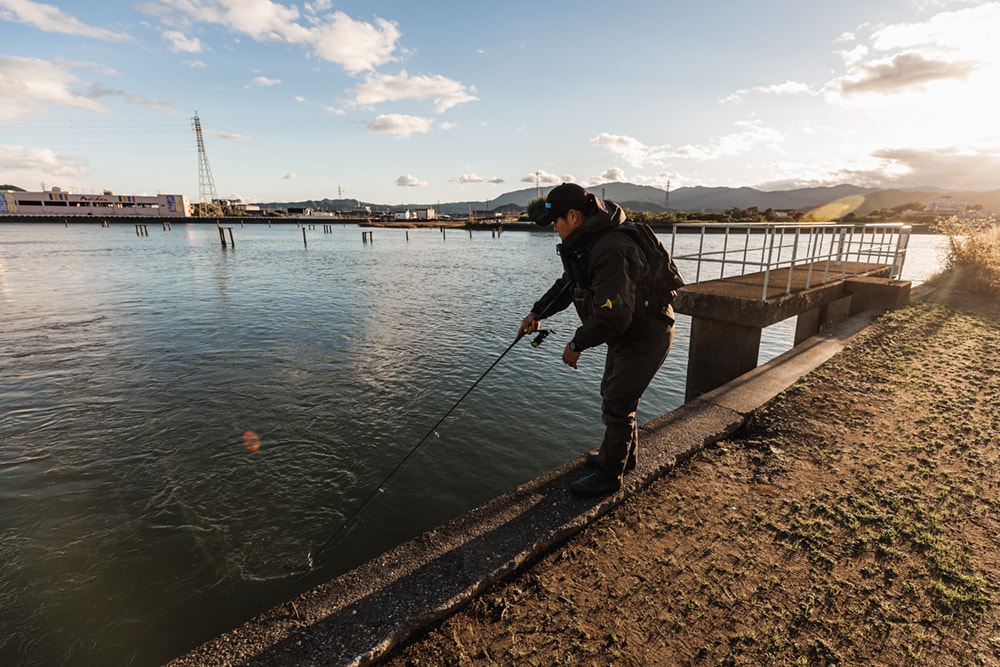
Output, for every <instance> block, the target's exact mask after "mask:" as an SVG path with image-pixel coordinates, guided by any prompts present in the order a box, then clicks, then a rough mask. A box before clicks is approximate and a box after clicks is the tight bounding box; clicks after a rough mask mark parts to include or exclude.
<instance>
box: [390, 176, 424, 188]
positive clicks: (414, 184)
mask: <svg viewBox="0 0 1000 667" xmlns="http://www.w3.org/2000/svg"><path fill="white" fill-rule="evenodd" d="M396 185H399V186H401V187H406V188H423V187H427V186H428V185H429V183H428V182H427V181H422V180H420V179H419V178H417V177H416V176H411V175H410V174H403V175H402V176H400V177H399V178H397V179H396Z"/></svg>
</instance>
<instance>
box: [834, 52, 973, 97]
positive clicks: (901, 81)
mask: <svg viewBox="0 0 1000 667" xmlns="http://www.w3.org/2000/svg"><path fill="white" fill-rule="evenodd" d="M979 67H980V65H979V64H978V63H976V62H975V61H972V60H957V61H951V62H949V61H945V60H929V59H927V58H925V57H924V56H923V55H921V54H919V53H914V52H910V53H901V54H898V55H896V56H894V57H892V58H891V59H882V60H876V61H872V62H868V63H860V64H859V65H858V66H857V67H855V68H853V70H852V71H851V72H850V73H849V74H848V75H847V76H845V77H843V78H841V79H838V80H836V81H833V82H831V87H832V88H833V89H835V90H839V91H840V92H841V93H843V94H844V95H855V94H872V93H874V94H883V95H888V94H893V93H897V92H900V91H908V90H914V89H916V90H922V89H923V88H924V86H925V85H926V84H929V83H932V82H935V81H946V80H965V79H967V78H968V77H969V76H970V75H971V74H972V73H973V72H975V71H976V70H977V69H978V68H979Z"/></svg>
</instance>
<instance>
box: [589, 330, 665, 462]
mask: <svg viewBox="0 0 1000 667" xmlns="http://www.w3.org/2000/svg"><path fill="white" fill-rule="evenodd" d="M671 314H673V313H672V312H671ZM673 341H674V325H673V321H672V320H669V321H668V320H665V319H653V320H649V321H646V322H642V323H636V324H634V325H633V326H632V327H630V328H629V331H628V332H627V333H626V335H625V336H624V337H623V338H622V340H620V341H617V342H615V343H613V344H609V345H608V357H607V359H606V360H605V362H604V378H603V379H602V380H601V419H602V420H603V421H604V424H605V428H604V441H603V442H602V443H601V450H600V454H599V456H598V459H597V474H598V475H599V476H601V477H604V478H606V479H615V478H619V479H620V478H621V476H622V474H623V473H624V472H625V463H626V462H627V461H628V458H629V456H634V455H635V454H636V452H637V450H638V446H639V438H638V432H639V430H638V426H637V424H636V421H635V413H636V410H638V409H639V399H641V398H642V394H643V392H645V391H646V387H648V386H649V383H650V382H652V380H653V376H655V375H656V371H658V370H659V369H660V366H662V365H663V361H664V360H665V359H666V358H667V352H669V351H670V345H671V344H672V343H673Z"/></svg>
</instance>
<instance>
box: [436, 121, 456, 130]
mask: <svg viewBox="0 0 1000 667" xmlns="http://www.w3.org/2000/svg"><path fill="white" fill-rule="evenodd" d="M438 127H439V128H441V129H442V130H454V129H455V128H456V127H458V123H452V122H451V121H445V122H444V123H438Z"/></svg>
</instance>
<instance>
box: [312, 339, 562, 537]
mask: <svg viewBox="0 0 1000 667" xmlns="http://www.w3.org/2000/svg"><path fill="white" fill-rule="evenodd" d="M550 333H555V331H553V330H544V329H543V330H540V331H539V332H538V335H537V336H535V339H534V340H532V341H531V346H532V347H538V346H539V345H541V344H542V341H544V340H545V338H546V336H548V335H549V334H550ZM523 337H524V332H523V331H522V332H518V334H517V338H515V339H514V342H513V343H511V344H510V345H509V346H508V347H507V349H506V350H504V351H503V353H502V354H501V355H500V356H499V357H497V358H496V361H494V362H493V363H492V364H490V367H489V368H487V369H486V371H485V372H484V373H483V374H482V375H480V376H479V379H478V380H476V381H475V382H473V383H472V386H471V387H469V389H468V390H467V391H466V392H465V393H464V394H462V397H461V398H459V399H458V400H457V401H455V404H454V405H452V406H451V408H449V409H448V412H446V413H444V416H443V417H441V419H439V420H438V421H437V423H436V424H434V426H432V427H431V429H430V430H429V431H427V433H426V434H425V435H424V437H422V438H420V441H419V442H417V444H416V446H415V447H413V449H411V450H410V451H409V453H407V455H406V456H404V457H403V459H402V460H401V461H400V462H399V463H397V464H396V467H395V468H393V469H392V470H391V471H389V474H388V475H386V476H385V478H384V479H383V480H382V482H381V483H380V484H379V485H378V486H377V487H375V490H374V491H372V492H371V493H370V494H368V497H367V498H365V500H364V502H363V503H361V504H360V505H359V506H358V507H357V509H355V510H354V512H353V513H352V514H351V515H350V516H349V517H347V519H346V520H345V521H344V523H342V524H341V525H340V528H338V529H337V532H335V533H334V534H333V535H332V536H330V539H328V540H327V541H326V542H325V543H324V544H323V546H322V547H320V548H319V551H317V554H321V553H323V552H324V551H325V550H326V548H327V547H328V546H330V544H331V543H332V542H333V541H334V540H335V539H337V536H338V535H340V533H342V532H343V531H344V528H346V527H347V526H348V525H350V523H351V522H352V521H353V520H354V518H355V517H356V516H358V515H359V514H361V511H362V510H364V509H365V508H366V507H367V506H368V505H369V504H370V503H371V502H372V500H374V499H375V496H377V495H378V494H379V493H382V492H383V491H385V485H386V484H388V483H389V480H390V479H391V478H392V476H393V475H395V474H396V473H397V472H399V470H400V469H401V468H402V467H403V466H404V465H406V462H407V461H409V460H410V459H411V458H413V456H414V455H415V454H416V453H417V452H418V451H419V450H420V447H421V446H422V445H423V444H424V442H425V441H426V440H427V438H429V437H430V436H431V434H432V433H434V432H436V431H437V429H438V427H439V426H441V424H443V423H444V420H445V419H447V418H448V416H449V415H451V413H452V412H454V411H455V408H457V407H458V406H459V404H461V402H462V401H464V400H465V398H466V397H467V396H468V395H469V394H471V393H472V390H473V389H475V388H476V386H477V385H478V384H479V383H480V382H482V380H483V378H485V377H486V376H487V375H488V374H489V372H490V371H491V370H493V369H494V367H496V365H497V364H498V363H500V360H501V359H503V358H504V357H505V356H507V353H508V352H510V351H511V350H512V349H514V346H515V345H517V344H518V343H519V342H520V341H521V339H522V338H523Z"/></svg>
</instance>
